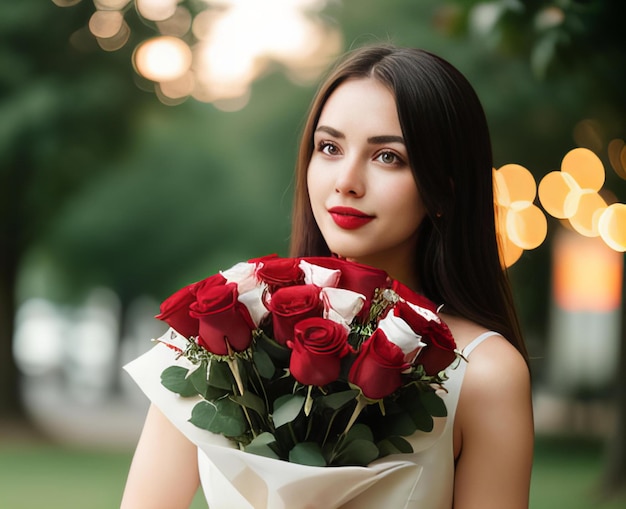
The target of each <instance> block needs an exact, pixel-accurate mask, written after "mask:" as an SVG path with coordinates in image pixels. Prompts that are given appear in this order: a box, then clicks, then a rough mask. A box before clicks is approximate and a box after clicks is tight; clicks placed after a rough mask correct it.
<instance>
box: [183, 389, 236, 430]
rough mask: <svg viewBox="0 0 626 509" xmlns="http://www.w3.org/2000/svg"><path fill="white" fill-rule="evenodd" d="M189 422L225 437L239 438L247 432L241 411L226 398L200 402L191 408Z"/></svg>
mask: <svg viewBox="0 0 626 509" xmlns="http://www.w3.org/2000/svg"><path fill="white" fill-rule="evenodd" d="M189 422H191V423H192V424H194V425H195V426H197V427H199V428H202V429H206V430H208V431H212V432H213V433H219V434H221V435H224V436H225V437H237V436H241V435H243V434H245V432H246V431H247V430H248V425H247V422H246V418H245V415H244V413H243V410H242V409H241V407H240V406H239V405H238V404H237V403H235V402H234V401H231V400H230V399H228V398H225V399H220V400H217V401H214V402H208V401H201V402H200V403H198V404H197V405H196V406H194V407H193V410H192V411H191V418H190V419H189Z"/></svg>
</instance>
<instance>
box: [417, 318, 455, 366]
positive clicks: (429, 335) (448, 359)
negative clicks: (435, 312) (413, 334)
mask: <svg viewBox="0 0 626 509" xmlns="http://www.w3.org/2000/svg"><path fill="white" fill-rule="evenodd" d="M422 341H423V342H424V343H426V346H425V347H424V348H422V350H421V352H420V353H419V355H418V356H417V359H416V360H415V362H414V364H421V365H422V366H424V370H425V371H426V373H427V374H428V375H436V374H437V373H439V372H440V371H443V370H444V369H446V368H447V367H448V366H449V365H450V364H452V363H453V362H454V359H456V353H455V349H456V343H455V342H454V338H453V337H452V333H451V332H450V329H448V326H447V325H446V324H445V323H443V322H441V324H433V323H431V325H430V327H429V328H428V330H427V331H425V333H424V334H423V336H422Z"/></svg>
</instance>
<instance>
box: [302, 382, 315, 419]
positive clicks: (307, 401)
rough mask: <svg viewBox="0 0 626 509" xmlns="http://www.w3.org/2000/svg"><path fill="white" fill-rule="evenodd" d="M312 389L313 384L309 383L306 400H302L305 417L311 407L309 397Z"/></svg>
mask: <svg viewBox="0 0 626 509" xmlns="http://www.w3.org/2000/svg"><path fill="white" fill-rule="evenodd" d="M312 390H313V386H312V385H309V389H308V390H307V392H306V400H305V402H304V415H306V416H307V417H308V416H309V414H310V413H311V408H312V407H313V398H312V397H311V391H312Z"/></svg>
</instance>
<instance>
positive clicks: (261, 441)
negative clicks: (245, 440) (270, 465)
mask: <svg viewBox="0 0 626 509" xmlns="http://www.w3.org/2000/svg"><path fill="white" fill-rule="evenodd" d="M273 443H276V437H275V436H274V435H272V434H271V433H268V432H265V433H261V434H260V435H258V436H257V437H256V438H254V439H253V440H252V442H250V443H249V444H248V445H247V446H245V447H244V449H243V450H244V451H246V452H249V453H252V454H256V455H257V456H265V457H266V458H274V459H280V457H279V456H278V454H276V453H275V452H274V450H273V449H272V448H271V447H270V444H273Z"/></svg>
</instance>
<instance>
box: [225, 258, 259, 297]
mask: <svg viewBox="0 0 626 509" xmlns="http://www.w3.org/2000/svg"><path fill="white" fill-rule="evenodd" d="M220 274H221V275H222V276H224V278H225V279H226V282H227V283H237V291H238V292H239V294H243V293H247V292H249V291H250V290H252V289H253V288H255V287H257V286H258V284H259V282H258V280H257V277H256V275H255V274H256V264H254V263H248V262H239V263H236V264H235V265H233V266H232V267H231V268H230V269H226V270H222V271H220Z"/></svg>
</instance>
